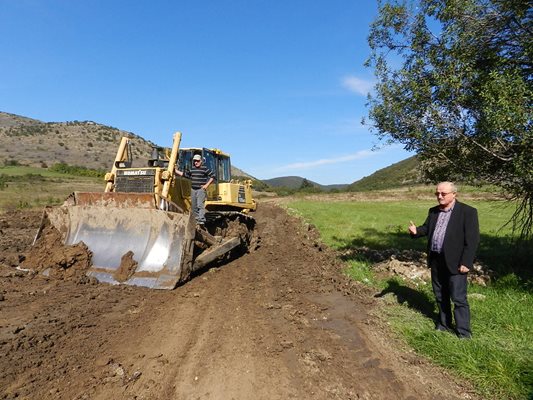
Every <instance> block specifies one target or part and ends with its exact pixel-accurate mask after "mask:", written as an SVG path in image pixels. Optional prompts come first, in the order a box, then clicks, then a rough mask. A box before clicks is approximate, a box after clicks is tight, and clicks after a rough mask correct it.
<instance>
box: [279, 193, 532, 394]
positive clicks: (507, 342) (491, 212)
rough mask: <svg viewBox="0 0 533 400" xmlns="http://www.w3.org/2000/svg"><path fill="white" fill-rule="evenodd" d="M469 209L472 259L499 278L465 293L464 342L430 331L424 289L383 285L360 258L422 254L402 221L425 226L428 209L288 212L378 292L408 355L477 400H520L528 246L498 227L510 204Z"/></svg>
mask: <svg viewBox="0 0 533 400" xmlns="http://www.w3.org/2000/svg"><path fill="white" fill-rule="evenodd" d="M468 203H469V204H472V205H474V206H475V207H476V208H477V209H478V213H479V217H480V230H481V237H482V238H481V248H480V249H479V252H478V254H479V259H480V261H482V262H483V263H484V264H485V265H486V266H487V267H488V268H490V269H493V270H496V271H497V272H499V274H498V275H497V276H496V280H495V281H494V282H493V284H492V285H491V286H489V287H481V286H477V285H472V286H471V287H470V288H469V296H470V306H471V310H472V328H473V332H474V339H473V340H471V341H464V340H459V339H457V338H456V337H455V335H452V334H450V333H444V332H436V331H435V330H434V324H433V319H434V317H435V313H436V304H435V301H434V296H433V293H432V291H431V285H430V284H429V283H426V284H424V283H423V282H420V284H418V285H417V284H409V283H406V282H404V281H402V280H400V279H398V278H388V279H384V280H383V278H379V277H378V276H376V275H374V274H373V272H372V268H371V265H372V261H370V259H369V258H368V257H367V256H365V255H364V254H371V253H372V252H374V253H377V252H376V250H379V251H381V252H383V253H386V254H396V255H397V254H399V253H400V252H402V251H406V250H410V249H414V250H419V251H425V248H426V243H425V241H424V240H413V239H410V238H409V235H408V233H407V226H408V222H409V220H414V221H420V223H421V222H422V221H423V220H424V219H425V217H426V215H427V209H428V207H429V206H431V205H432V204H431V203H430V202H420V201H417V202H409V201H380V202H370V201H365V202H340V201H339V202H330V203H326V202H311V201H304V200H300V201H293V202H291V203H290V204H289V206H290V207H291V210H296V212H297V213H298V214H299V215H302V216H303V217H304V218H305V219H306V220H307V221H308V222H310V223H312V224H313V225H315V226H316V227H317V228H318V230H319V231H320V233H321V237H322V240H323V241H324V242H325V243H326V244H328V245H330V246H332V247H334V248H336V249H339V250H342V251H343V254H348V255H347V256H343V258H344V259H345V260H346V261H347V269H346V274H347V275H348V276H350V277H352V278H353V279H356V280H358V281H360V282H365V283H366V284H368V285H371V286H372V287H374V288H377V289H378V290H381V292H380V293H379V294H378V295H377V297H378V298H381V299H383V304H384V306H383V307H381V310H382V312H383V313H384V317H385V318H386V319H387V321H388V322H389V323H390V324H391V326H392V327H393V329H394V330H395V331H396V332H398V334H400V335H401V337H403V338H404V340H405V341H406V342H407V343H408V344H409V345H410V346H411V347H413V348H414V349H415V350H416V351H418V352H419V353H421V354H424V355H426V356H428V357H429V358H431V359H432V360H433V361H434V362H435V363H437V364H439V365H442V366H444V367H446V368H448V369H450V371H452V372H453V373H454V374H456V375H458V376H461V377H463V378H465V379H468V380H470V381H471V382H472V383H473V384H474V386H475V387H476V389H477V391H478V393H479V394H480V395H481V396H482V397H483V398H486V399H491V400H492V399H493V400H499V399H503V398H505V399H517V400H518V399H526V398H528V396H529V395H530V394H531V393H532V391H533V374H532V371H533V347H532V346H531V343H533V313H531V309H533V293H532V288H533V287H532V285H531V283H532V277H531V271H532V270H533V253H532V250H533V246H531V245H530V246H524V247H523V248H519V247H517V244H516V242H514V241H513V238H512V236H511V231H510V229H509V228H508V227H505V226H504V224H505V221H506V220H507V219H508V218H509V217H510V216H511V215H512V213H513V207H512V206H511V204H509V203H504V202H494V201H476V202H468ZM349 254H354V255H349ZM528 271H529V272H528Z"/></svg>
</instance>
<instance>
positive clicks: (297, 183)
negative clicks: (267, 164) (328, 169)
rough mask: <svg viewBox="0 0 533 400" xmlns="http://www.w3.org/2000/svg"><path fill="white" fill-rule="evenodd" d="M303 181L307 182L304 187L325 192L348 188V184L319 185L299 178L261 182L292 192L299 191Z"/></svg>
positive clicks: (279, 178) (282, 178)
mask: <svg viewBox="0 0 533 400" xmlns="http://www.w3.org/2000/svg"><path fill="white" fill-rule="evenodd" d="M304 181H307V184H306V185H311V186H313V187H316V188H319V189H321V190H326V191H327V190H332V189H339V190H342V189H344V188H346V187H347V186H348V184H336V185H321V184H319V183H316V182H313V181H311V180H309V179H306V178H303V177H301V176H281V177H278V178H272V179H264V180H263V182H264V183H266V184H267V185H268V186H270V187H273V188H280V187H284V188H287V189H293V190H297V189H300V188H301V187H302V184H303V183H304Z"/></svg>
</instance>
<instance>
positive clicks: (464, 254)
mask: <svg viewBox="0 0 533 400" xmlns="http://www.w3.org/2000/svg"><path fill="white" fill-rule="evenodd" d="M438 215H439V206H435V207H432V208H430V209H429V213H428V216H427V218H426V221H425V222H424V224H423V225H421V226H417V227H416V235H411V236H413V237H422V236H427V237H428V250H427V252H428V260H429V257H430V250H431V238H432V237H433V232H434V231H435V226H436V225H437V218H438ZM478 245H479V222H478V217H477V210H476V209H475V208H474V207H470V206H469V205H466V204H464V203H461V202H459V201H457V200H456V201H455V205H454V207H453V210H452V215H451V216H450V220H449V222H448V226H447V227H446V233H445V234H444V242H443V244H442V252H443V254H444V259H445V261H446V266H447V267H448V270H449V271H450V273H452V274H458V273H459V271H458V268H459V266H460V265H464V266H466V267H468V268H469V269H471V268H472V265H473V264H474V258H475V256H476V250H477V247H478Z"/></svg>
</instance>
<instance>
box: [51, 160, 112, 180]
mask: <svg viewBox="0 0 533 400" xmlns="http://www.w3.org/2000/svg"><path fill="white" fill-rule="evenodd" d="M50 171H54V172H59V173H61V174H69V175H76V176H91V177H96V178H101V177H103V176H104V175H105V173H106V170H104V169H90V168H87V167H80V166H77V165H74V166H72V165H68V164H66V163H57V164H54V165H52V166H51V167H50Z"/></svg>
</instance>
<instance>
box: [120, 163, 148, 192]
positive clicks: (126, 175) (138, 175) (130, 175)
mask: <svg viewBox="0 0 533 400" xmlns="http://www.w3.org/2000/svg"><path fill="white" fill-rule="evenodd" d="M154 176H155V170H153V169H140V170H125V171H121V170H118V171H117V177H116V179H115V191H116V192H122V193H153V192H154Z"/></svg>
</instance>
